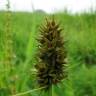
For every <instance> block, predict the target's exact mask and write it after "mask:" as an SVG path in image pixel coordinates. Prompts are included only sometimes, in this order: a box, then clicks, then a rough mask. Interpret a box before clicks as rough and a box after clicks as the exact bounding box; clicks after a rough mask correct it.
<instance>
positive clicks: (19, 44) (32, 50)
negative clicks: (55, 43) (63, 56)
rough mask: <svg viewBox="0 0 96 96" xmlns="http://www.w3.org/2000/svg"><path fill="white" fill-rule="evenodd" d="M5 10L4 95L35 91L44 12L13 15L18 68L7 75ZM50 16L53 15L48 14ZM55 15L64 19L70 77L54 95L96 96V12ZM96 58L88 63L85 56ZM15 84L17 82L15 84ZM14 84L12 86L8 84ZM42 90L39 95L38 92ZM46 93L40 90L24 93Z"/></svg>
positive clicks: (0, 75) (0, 20) (0, 18)
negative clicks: (5, 64)
mask: <svg viewBox="0 0 96 96" xmlns="http://www.w3.org/2000/svg"><path fill="white" fill-rule="evenodd" d="M4 16H5V12H0V96H8V94H10V89H12V88H13V89H12V90H14V89H15V90H16V93H20V92H26V91H27V90H33V89H34V88H37V87H38V86H36V83H35V82H36V79H35V78H36V77H35V76H34V74H36V72H35V70H34V69H33V68H34V67H33V65H34V63H36V64H38V63H37V60H36V59H35V58H34V57H36V53H37V49H38V48H37V45H38V43H37V41H36V40H35V39H36V38H38V36H39V35H40V33H39V32H38V29H39V27H38V26H39V25H40V24H41V22H43V19H44V17H45V15H44V14H40V15H39V14H36V13H20V12H17V13H15V12H13V13H12V18H11V22H12V24H11V29H12V32H13V49H14V54H15V58H14V59H13V64H14V66H15V67H14V71H12V72H10V74H11V76H10V78H9V76H8V77H7V81H6V80H5V78H4V74H5V73H4V72H5V70H4V69H5V68H4V66H2V59H3V56H4V49H5V48H4V40H5V38H4V35H5V34H4V31H5V27H4V26H5V17H4ZM47 16H49V15H47ZM55 18H56V20H57V21H60V23H61V27H62V28H64V33H63V31H62V37H63V36H64V39H65V40H67V44H65V47H66V49H67V50H68V58H67V59H68V63H69V64H68V69H67V71H68V74H69V76H68V80H67V79H66V80H64V81H62V83H61V84H59V85H58V86H54V87H53V89H54V90H53V92H52V93H53V96H60V95H61V96H86V95H87V96H96V62H94V64H93V61H95V60H96V58H95V57H96V13H82V14H75V15H72V14H69V13H56V14H55ZM86 56H88V58H89V59H90V60H91V61H92V62H90V66H89V64H87V63H88V62H85V61H84V60H85V57H86ZM11 84H13V85H14V86H13V85H11ZM6 85H10V86H6ZM37 93H39V95H38V94H37ZM6 94H7V95H6ZM40 95H41V96H46V93H42V94H41V93H40V92H39V90H37V91H36V92H32V93H30V94H25V95H24V96H40Z"/></svg>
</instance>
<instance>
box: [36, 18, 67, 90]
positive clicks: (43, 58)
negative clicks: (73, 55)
mask: <svg viewBox="0 0 96 96" xmlns="http://www.w3.org/2000/svg"><path fill="white" fill-rule="evenodd" d="M61 31H62V29H61V28H59V24H57V23H56V21H55V20H54V18H53V19H52V20H50V21H49V20H48V19H46V24H45V25H44V26H43V25H42V26H41V27H40V33H41V35H40V38H39V39H38V42H39V46H38V48H39V52H38V57H37V58H38V59H37V60H38V64H36V65H35V67H36V69H37V82H38V84H39V86H40V87H44V86H46V89H50V87H51V86H52V84H57V83H59V82H60V81H61V80H62V79H64V78H65V77H66V76H67V74H66V72H65V68H66V66H65V65H66V62H65V58H66V50H65V49H64V44H65V42H64V41H63V38H62V36H61Z"/></svg>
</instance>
